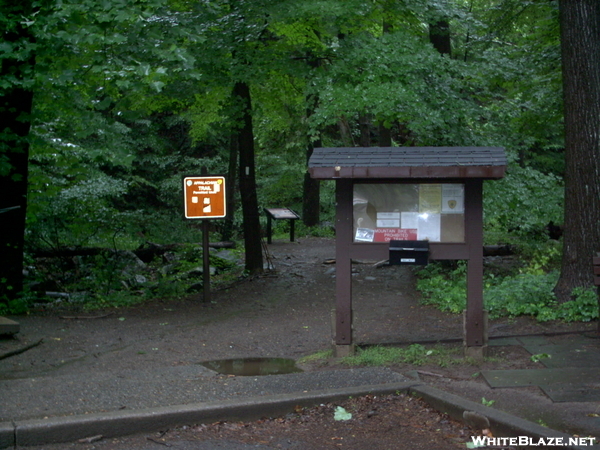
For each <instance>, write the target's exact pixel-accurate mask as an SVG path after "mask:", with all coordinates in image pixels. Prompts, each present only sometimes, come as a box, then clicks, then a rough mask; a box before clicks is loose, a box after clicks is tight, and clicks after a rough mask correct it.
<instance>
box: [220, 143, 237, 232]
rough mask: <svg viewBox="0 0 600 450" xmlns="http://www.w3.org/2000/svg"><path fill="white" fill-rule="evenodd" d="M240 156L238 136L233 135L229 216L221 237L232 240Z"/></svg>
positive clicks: (230, 158) (229, 181)
mask: <svg viewBox="0 0 600 450" xmlns="http://www.w3.org/2000/svg"><path fill="white" fill-rule="evenodd" d="M238 158H239V142H238V139H237V136H232V137H231V139H230V140H229V167H228V170H227V180H228V183H227V192H226V195H227V198H226V199H225V201H226V202H227V217H226V218H225V221H224V223H223V228H222V232H221V239H222V240H223V241H230V240H232V238H233V228H234V223H235V192H236V178H237V177H236V175H237V168H238V165H237V160H238Z"/></svg>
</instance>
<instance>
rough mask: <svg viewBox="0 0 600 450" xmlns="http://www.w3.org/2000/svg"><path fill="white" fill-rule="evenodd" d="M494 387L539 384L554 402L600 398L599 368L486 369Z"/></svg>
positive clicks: (486, 375)
mask: <svg viewBox="0 0 600 450" xmlns="http://www.w3.org/2000/svg"><path fill="white" fill-rule="evenodd" d="M481 375H482V376H483V377H484V378H485V380H486V381H487V383H488V384H489V385H490V387H492V388H515V387H530V386H538V387H539V388H540V389H542V391H543V392H544V393H545V394H546V395H547V396H548V397H550V399H551V400H552V401H553V402H556V403H558V402H592V401H599V400H600V382H599V379H598V370H597V368H593V367H592V368H577V367H573V368H561V369H513V370H484V371H482V372H481Z"/></svg>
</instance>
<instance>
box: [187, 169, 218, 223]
mask: <svg viewBox="0 0 600 450" xmlns="http://www.w3.org/2000/svg"><path fill="white" fill-rule="evenodd" d="M183 196H184V205H185V218H186V219H220V218H223V217H225V216H226V215H227V205H226V201H225V177H223V176H209V175H206V176H201V177H185V178H184V179H183Z"/></svg>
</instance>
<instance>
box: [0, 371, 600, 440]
mask: <svg viewBox="0 0 600 450" xmlns="http://www.w3.org/2000/svg"><path fill="white" fill-rule="evenodd" d="M199 370H202V369H199ZM209 372H210V371H209ZM132 375H133V374H132ZM138 375H140V374H138ZM207 375H209V374H207ZM210 375H211V379H212V382H209V381H208V378H207V379H205V380H204V383H203V384H204V386H203V388H202V389H201V390H198V389H194V388H193V387H192V386H191V384H190V382H189V381H188V380H189V378H185V376H190V374H189V373H187V374H186V373H185V371H184V373H182V371H181V370H179V369H178V368H174V369H173V370H172V371H170V372H169V373H164V372H163V373H161V374H154V375H151V376H148V375H144V380H140V379H139V378H137V377H135V376H133V377H132V378H131V379H129V380H125V381H124V383H126V384H128V383H132V384H134V385H136V386H139V392H138V393H137V394H136V395H137V396H138V397H137V398H138V400H139V401H138V403H136V404H135V405H134V406H131V407H129V408H127V409H120V408H119V407H118V404H119V402H118V401H117V400H116V398H117V397H118V393H119V386H113V387H112V389H111V388H110V387H109V385H110V381H109V380H108V379H104V380H102V379H103V376H102V375H97V377H96V378H95V379H94V378H92V379H88V380H86V383H89V385H90V386H93V385H95V386H96V388H97V389H100V391H102V392H103V395H102V408H99V409H96V411H95V412H90V413H85V414H84V413H82V412H81V411H78V410H77V407H76V405H69V404H68V403H62V404H61V403H58V404H55V405H54V406H53V408H52V409H51V410H48V411H47V412H48V415H47V416H46V417H44V418H37V419H29V418H27V417H28V416H30V415H31V412H30V411H29V412H28V411H26V410H21V411H20V412H19V413H16V412H15V414H16V416H15V420H11V421H6V422H3V423H0V448H11V447H14V446H19V447H20V446H32V445H42V444H51V443H58V442H74V441H77V440H78V439H84V438H88V437H90V436H96V435H102V436H103V437H104V438H111V437H118V436H126V435H131V434H136V433H144V432H152V431H156V430H160V429H164V428H169V427H173V426H177V425H185V424H195V423H212V422H217V421H248V420H256V419H259V418H261V417H265V416H271V417H272V416H278V415H285V414H287V413H289V412H291V411H292V410H293V409H294V407H296V406H314V405H316V404H319V403H324V402H332V401H341V400H344V399H347V398H349V397H351V396H354V397H355V396H360V395H364V394H375V395H384V394H391V393H397V392H411V393H413V394H414V395H417V396H419V397H422V398H424V400H425V401H427V402H428V403H429V404H430V405H431V406H433V407H434V408H436V409H437V410H438V411H441V412H444V413H447V414H449V415H450V416H451V417H453V418H455V419H457V420H462V419H463V413H464V411H473V412H476V413H478V414H480V415H482V416H485V417H487V418H488V420H489V422H490V428H491V430H492V431H493V433H494V436H506V437H510V436H529V437H532V438H535V439H539V438H544V439H547V438H549V437H552V438H556V437H561V438H563V440H564V442H565V443H568V442H569V438H570V437H571V436H569V435H567V434H564V433H560V432H557V431H554V430H551V429H548V428H546V427H543V426H541V425H538V424H535V423H532V422H529V421H526V420H523V419H520V418H518V417H515V416H512V415H510V414H506V413H504V412H501V411H498V410H496V409H494V408H489V407H486V406H484V405H482V404H480V403H475V402H472V401H468V400H465V399H463V398H461V397H459V396H456V395H453V394H449V393H447V392H444V391H442V390H439V389H436V388H434V387H431V386H428V385H426V384H425V383H423V382H421V381H410V380H409V379H407V378H405V377H404V376H402V375H400V374H398V373H396V372H394V371H391V370H389V369H385V368H365V369H346V370H331V371H318V372H304V373H293V374H286V375H268V376H257V377H252V376H251V377H219V376H215V374H214V373H212V374H210ZM155 376H156V379H155V380H153V381H152V380H150V379H151V378H153V377H155ZM113 381H114V379H113ZM14 382H22V381H17V380H15V381H14ZM27 382H29V383H33V382H34V380H28V381H27ZM74 382H75V381H74V380H71V381H67V380H65V379H57V378H53V379H46V380H40V384H39V385H38V387H37V388H36V389H37V390H38V392H39V391H42V392H39V393H40V394H43V395H40V396H39V397H38V398H40V400H41V402H40V404H45V405H46V407H50V405H49V403H47V402H46V401H45V400H44V398H43V397H45V396H50V395H51V393H52V397H53V398H55V399H56V398H57V397H60V393H58V395H56V394H57V390H58V391H60V390H61V389H69V386H70V387H71V388H72V389H73V388H76V387H75V386H73V383H74ZM2 383H3V385H2V386H1V387H2V388H3V390H4V389H6V388H9V387H10V385H11V382H6V381H3V382H2ZM96 383H99V384H96ZM192 384H193V383H192ZM209 385H210V386H209ZM13 387H14V386H13ZM130 388H131V386H127V387H126V390H129V389H130ZM28 391H29V392H32V391H30V390H28ZM100 391H98V392H100ZM144 391H145V392H146V395H144ZM4 392H10V390H4ZM13 392H14V391H13ZM111 393H112V395H111ZM65 395H66V394H65ZM145 397H146V398H145ZM149 397H152V398H151V399H150V398H149ZM186 397H187V398H188V402H181V400H183V399H185V398H186ZM67 398H69V396H68V395H67ZM144 398H145V399H144ZM111 401H112V404H111ZM178 402H181V403H178ZM8 403H11V402H10V401H9V402H3V409H5V408H6V406H7V404H8ZM157 404H161V405H162V406H156V405H157ZM98 405H99V404H98ZM98 405H96V406H98ZM111 405H112V406H111ZM151 405H154V406H151ZM90 411H91V409H90ZM561 448H573V449H576V448H577V449H579V448H596V449H597V448H600V446H598V445H596V446H593V447H590V446H585V447H578V446H576V445H569V446H564V447H561Z"/></svg>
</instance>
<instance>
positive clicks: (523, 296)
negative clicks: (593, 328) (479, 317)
mask: <svg viewBox="0 0 600 450" xmlns="http://www.w3.org/2000/svg"><path fill="white" fill-rule="evenodd" d="M547 262H548V261H540V259H533V260H532V262H530V263H529V265H527V266H526V267H525V268H524V269H521V270H520V271H519V272H518V273H516V274H513V275H506V276H496V275H494V274H493V273H487V274H486V275H485V276H484V294H483V301H484V306H485V308H486V309H487V310H488V313H489V317H490V318H491V319H495V318H500V317H515V316H531V317H534V318H536V319H537V320H538V321H540V322H546V321H550V320H562V321H565V322H589V321H590V320H594V319H597V318H598V298H597V294H596V293H595V292H594V290H593V289H583V288H578V289H575V290H574V291H573V293H572V298H573V300H571V301H568V302H565V303H558V302H557V300H556V296H555V295H554V292H553V288H554V286H555V285H556V282H557V280H558V276H559V272H558V271H557V270H550V271H547V272H546V271H545V263H547ZM417 276H418V281H417V289H418V290H419V291H420V292H421V294H422V301H423V303H425V304H429V305H434V306H436V307H437V308H439V309H440V310H442V311H446V312H450V313H455V314H457V313H460V312H462V311H463V310H464V309H465V308H466V295H467V282H466V263H464V262H459V263H458V265H457V267H456V268H454V269H452V270H448V269H445V268H444V267H443V266H442V265H441V264H431V265H429V266H427V267H426V268H424V269H421V270H419V271H418V273H417Z"/></svg>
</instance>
